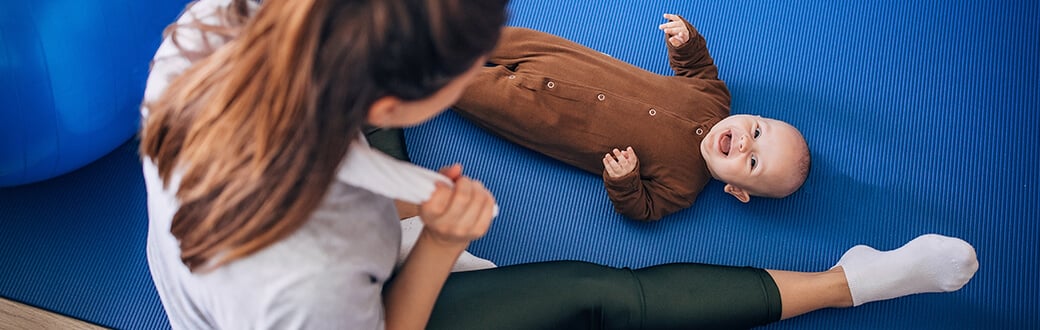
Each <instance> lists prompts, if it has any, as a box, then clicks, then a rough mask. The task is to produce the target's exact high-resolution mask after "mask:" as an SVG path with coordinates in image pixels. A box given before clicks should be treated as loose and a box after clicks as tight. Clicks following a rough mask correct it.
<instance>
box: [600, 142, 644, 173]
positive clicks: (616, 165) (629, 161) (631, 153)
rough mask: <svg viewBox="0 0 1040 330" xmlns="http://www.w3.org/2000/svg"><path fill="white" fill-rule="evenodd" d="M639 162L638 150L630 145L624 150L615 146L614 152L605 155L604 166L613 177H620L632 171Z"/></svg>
mask: <svg viewBox="0 0 1040 330" xmlns="http://www.w3.org/2000/svg"><path fill="white" fill-rule="evenodd" d="M638 163H639V158H638V157H636V152H635V150H632V147H628V148H627V149H625V150H624V151H622V150H618V149H617V148H615V149H614V151H613V154H609V153H608V154H606V155H604V156H603V168H604V169H606V170H607V175H610V177H612V178H620V177H622V176H625V175H627V174H628V173H632V171H634V170H635V169H636V164H638Z"/></svg>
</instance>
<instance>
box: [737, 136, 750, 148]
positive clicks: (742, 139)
mask: <svg viewBox="0 0 1040 330" xmlns="http://www.w3.org/2000/svg"><path fill="white" fill-rule="evenodd" d="M747 148H748V136H747V134H744V135H741V136H740V143H739V144H737V149H738V150H740V152H747Z"/></svg>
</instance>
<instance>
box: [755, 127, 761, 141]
mask: <svg viewBox="0 0 1040 330" xmlns="http://www.w3.org/2000/svg"><path fill="white" fill-rule="evenodd" d="M759 135H762V130H761V129H759V128H758V127H755V138H756V139H757V138H758V136H759Z"/></svg>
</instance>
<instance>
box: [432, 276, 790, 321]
mask: <svg viewBox="0 0 1040 330" xmlns="http://www.w3.org/2000/svg"><path fill="white" fill-rule="evenodd" d="M779 319H780V291H779V290H778V289H777V287H776V283H775V282H773V278H772V277H771V276H769V274H768V273H767V272H766V271H765V270H762V269H758V268H750V267H730V266H717V265H705V264H691V263H676V264H666V265H660V266H653V267H647V268H642V269H636V270H632V269H628V268H612V267H606V266H601V265H596V264H592V263H587V262H580V261H553V262H541V263H531V264H521V265H513V266H506V267H499V268H493V269H488V270H480V271H471V272H461V273H453V274H452V275H451V276H450V277H449V278H448V281H447V283H445V285H444V289H443V291H442V292H441V294H440V297H438V299H437V304H436V305H435V306H434V309H433V315H432V316H431V317H430V322H429V326H428V328H429V329H723V328H724V329H733V328H743V329H746V328H751V327H754V326H759V325H764V324H767V323H770V322H774V321H777V320H779Z"/></svg>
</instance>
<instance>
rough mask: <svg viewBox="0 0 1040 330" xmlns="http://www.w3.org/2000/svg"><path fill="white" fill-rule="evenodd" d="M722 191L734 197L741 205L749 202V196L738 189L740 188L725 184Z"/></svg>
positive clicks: (744, 191)
mask: <svg viewBox="0 0 1040 330" xmlns="http://www.w3.org/2000/svg"><path fill="white" fill-rule="evenodd" d="M722 190H725V191H726V193H728V194H730V195H733V197H736V198H737V200H739V201H740V202H741V203H747V202H748V201H750V200H751V195H750V194H748V192H747V190H744V189H740V187H737V186H734V185H731V184H728V183H727V184H726V187H723V188H722Z"/></svg>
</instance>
